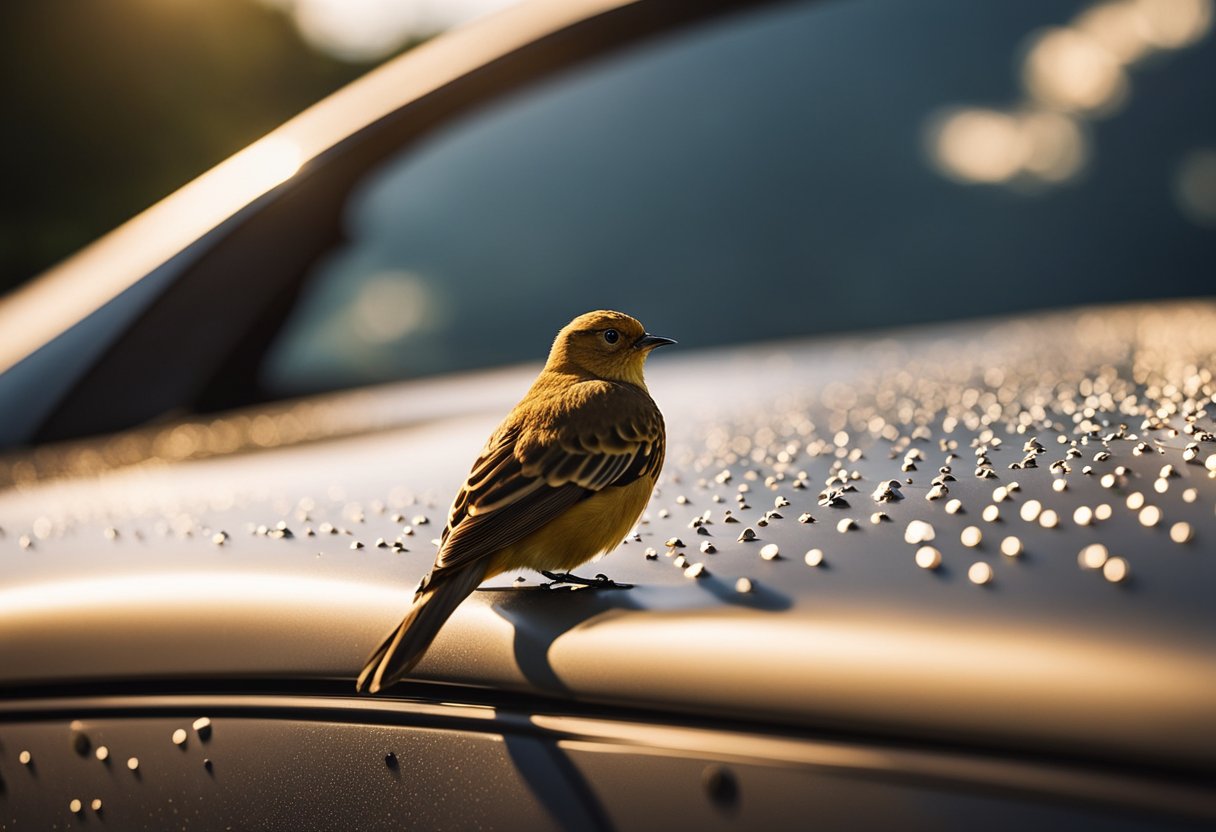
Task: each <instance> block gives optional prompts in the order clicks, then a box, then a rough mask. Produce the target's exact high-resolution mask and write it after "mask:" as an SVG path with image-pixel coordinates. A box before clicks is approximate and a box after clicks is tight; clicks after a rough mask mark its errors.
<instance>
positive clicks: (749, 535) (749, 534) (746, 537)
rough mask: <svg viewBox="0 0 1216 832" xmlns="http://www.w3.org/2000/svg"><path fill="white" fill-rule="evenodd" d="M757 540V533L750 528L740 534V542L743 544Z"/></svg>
mask: <svg viewBox="0 0 1216 832" xmlns="http://www.w3.org/2000/svg"><path fill="white" fill-rule="evenodd" d="M755 539H756V533H755V531H753V530H752V529H751V528H750V527H749V528H746V529H744V530H743V531H742V532H741V533H740V534H739V540H740V541H741V542H743V543H747V542H748V541H750V540H755Z"/></svg>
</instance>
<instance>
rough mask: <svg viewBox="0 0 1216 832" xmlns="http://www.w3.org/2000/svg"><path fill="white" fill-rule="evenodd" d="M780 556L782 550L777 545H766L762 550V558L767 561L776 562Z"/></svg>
mask: <svg viewBox="0 0 1216 832" xmlns="http://www.w3.org/2000/svg"><path fill="white" fill-rule="evenodd" d="M780 554H781V550H780V549H779V548H778V547H777V544H776V543H769V544H766V545H765V546H764V547H763V548H761V549H760V557H762V558H764V559H765V560H776V559H777V558H778V557H779V556H780Z"/></svg>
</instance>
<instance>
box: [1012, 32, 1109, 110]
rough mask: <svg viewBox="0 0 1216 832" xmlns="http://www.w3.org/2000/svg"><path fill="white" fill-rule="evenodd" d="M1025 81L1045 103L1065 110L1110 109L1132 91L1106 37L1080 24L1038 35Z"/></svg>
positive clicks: (1025, 66)
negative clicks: (1102, 39) (1100, 38)
mask: <svg viewBox="0 0 1216 832" xmlns="http://www.w3.org/2000/svg"><path fill="white" fill-rule="evenodd" d="M1022 80H1023V82H1024V83H1025V85H1026V89H1027V91H1028V92H1029V93H1030V95H1031V97H1032V98H1033V99H1034V100H1035V101H1037V102H1038V103H1039V104H1040V105H1042V106H1044V107H1047V108H1049V109H1054V110H1061V111H1064V112H1079V113H1085V114H1088V115H1097V114H1103V115H1105V114H1109V113H1111V112H1113V111H1114V110H1115V109H1117V107H1118V105H1119V104H1121V103H1122V101H1123V99H1124V98H1125V97H1126V95H1127V91H1128V83H1127V76H1126V75H1125V74H1124V72H1123V68H1122V66H1121V65H1120V63H1119V61H1118V60H1116V58H1115V56H1114V55H1113V54H1112V53H1111V52H1110V51H1109V50H1107V49H1106V47H1104V46H1103V45H1102V43H1101V42H1100V41H1098V40H1097V39H1095V38H1093V37H1091V36H1090V35H1088V34H1086V33H1085V32H1084V31H1082V30H1080V29H1074V28H1054V29H1046V30H1043V31H1041V32H1039V33H1038V34H1037V35H1035V36H1034V37H1033V39H1032V44H1031V46H1030V49H1029V50H1028V52H1027V55H1026V60H1025V62H1024V64H1023V66H1022Z"/></svg>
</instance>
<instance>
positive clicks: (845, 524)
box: [836, 517, 857, 534]
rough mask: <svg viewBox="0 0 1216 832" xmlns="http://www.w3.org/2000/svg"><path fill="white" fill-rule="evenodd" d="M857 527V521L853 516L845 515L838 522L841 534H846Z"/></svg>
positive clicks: (837, 528) (838, 529) (837, 526)
mask: <svg viewBox="0 0 1216 832" xmlns="http://www.w3.org/2000/svg"><path fill="white" fill-rule="evenodd" d="M855 528H857V523H856V521H854V520H853V518H851V517H845V518H844V519H843V520H841V521H840V522H839V523H837V524H836V531H838V532H840V533H841V534H844V533H845V532H850V531H852V530H853V529H855Z"/></svg>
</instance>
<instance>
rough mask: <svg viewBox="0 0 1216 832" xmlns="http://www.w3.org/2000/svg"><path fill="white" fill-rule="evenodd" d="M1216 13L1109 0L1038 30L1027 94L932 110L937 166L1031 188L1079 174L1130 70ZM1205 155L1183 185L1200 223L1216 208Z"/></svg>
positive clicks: (1182, 174) (1191, 40) (1203, 27)
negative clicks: (995, 104)
mask: <svg viewBox="0 0 1216 832" xmlns="http://www.w3.org/2000/svg"><path fill="white" fill-rule="evenodd" d="M1212 20H1213V0H1107V2H1101V3H1095V4H1093V5H1091V6H1089V7H1087V8H1085V9H1084V10H1083V11H1081V13H1080V14H1078V15H1077V17H1076V18H1075V19H1074V20H1073V21H1072V22H1071V23H1070V24H1069V25H1066V26H1059V27H1053V28H1048V29H1041V30H1039V31H1037V32H1035V33H1033V34H1032V35H1031V36H1030V38H1029V39H1028V46H1027V47H1026V50H1025V54H1024V56H1023V59H1022V62H1021V69H1020V73H1021V79H1022V84H1023V87H1024V89H1025V92H1026V96H1025V98H1024V99H1023V100H1022V101H1021V102H1019V103H1017V104H1015V105H1013V106H1010V107H1007V108H979V107H954V108H949V109H947V110H945V111H942V112H938V113H936V114H934V115H932V116H930V118H929V119H928V120H927V122H926V128H925V134H926V147H927V151H928V155H929V157H930V160H931V162H932V163H933V166H934V167H935V168H936V169H937V170H938V171H939V172H940V173H942V174H943V175H944V176H946V177H948V178H950V179H953V180H954V181H956V182H961V183H966V184H988V185H1007V186H1009V187H1011V188H1013V189H1015V190H1019V191H1022V192H1033V191H1035V190H1041V186H1046V185H1058V184H1062V183H1065V182H1068V181H1070V180H1072V179H1074V178H1075V177H1076V176H1077V175H1078V174H1079V173H1080V172H1081V171H1082V170H1083V169H1084V168H1085V164H1086V162H1087V160H1088V158H1089V157H1090V156H1091V155H1092V150H1091V147H1090V142H1089V139H1088V134H1087V131H1086V130H1085V123H1086V120H1088V119H1094V118H1101V117H1104V116H1109V115H1112V114H1113V113H1115V112H1117V111H1118V110H1119V109H1121V108H1122V107H1123V106H1124V105H1125V104H1126V102H1127V101H1128V99H1129V98H1130V96H1131V90H1132V85H1131V80H1130V77H1129V74H1128V71H1129V70H1130V69H1131V68H1132V67H1133V66H1134V65H1135V64H1136V63H1138V62H1140V61H1142V60H1144V59H1145V58H1147V57H1149V56H1150V55H1152V54H1154V53H1159V52H1161V51H1165V50H1172V49H1182V48H1185V47H1187V46H1191V45H1193V44H1195V43H1197V42H1198V41H1200V40H1202V39H1203V38H1204V37H1206V36H1207V35H1208V33H1209V32H1210V31H1211V30H1212ZM1190 158H1191V157H1188V160H1190ZM1197 158H1199V157H1197ZM1206 164H1207V163H1206V162H1203V161H1202V159H1201V160H1200V161H1197V162H1196V161H1184V162H1183V165H1182V167H1181V168H1180V169H1179V173H1178V175H1177V182H1176V184H1175V193H1176V194H1177V198H1178V201H1179V205H1180V207H1181V209H1182V211H1183V213H1185V214H1186V215H1187V216H1188V217H1190V218H1192V219H1193V220H1194V221H1195V222H1199V223H1201V224H1208V223H1209V220H1207V219H1204V217H1208V216H1210V212H1209V209H1208V208H1205V207H1203V206H1205V205H1208V200H1210V198H1211V197H1209V196H1205V194H1208V193H1209V189H1210V187H1211V186H1210V185H1208V184H1205V183H1207V182H1208V177H1209V174H1208V173H1207V170H1208V168H1207V167H1206ZM1188 165H1190V167H1188ZM1027 185H1030V186H1031V187H1029V188H1028V187H1026V186H1027ZM1034 186H1040V187H1038V188H1036V187H1034Z"/></svg>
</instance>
